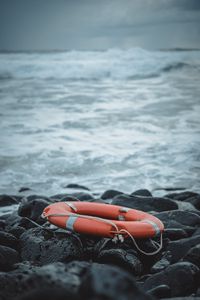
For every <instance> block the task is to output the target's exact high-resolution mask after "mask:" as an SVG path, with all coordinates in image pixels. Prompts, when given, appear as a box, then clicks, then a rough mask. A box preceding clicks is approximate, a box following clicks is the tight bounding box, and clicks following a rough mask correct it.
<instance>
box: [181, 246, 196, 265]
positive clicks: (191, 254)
mask: <svg viewBox="0 0 200 300" xmlns="http://www.w3.org/2000/svg"><path fill="white" fill-rule="evenodd" d="M183 260H184V261H189V262H191V263H193V264H194V265H196V266H198V267H199V268H200V243H199V244H198V245H196V246H194V247H192V248H191V249H189V251H188V252H187V253H186V255H185V256H184V257H183Z"/></svg>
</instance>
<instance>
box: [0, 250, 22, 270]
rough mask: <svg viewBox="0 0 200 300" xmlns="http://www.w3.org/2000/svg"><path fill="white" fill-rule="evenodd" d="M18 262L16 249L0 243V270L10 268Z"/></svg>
mask: <svg viewBox="0 0 200 300" xmlns="http://www.w3.org/2000/svg"><path fill="white" fill-rule="evenodd" d="M17 262H19V254H18V252H17V251H16V250H14V249H12V248H10V247H6V246H2V245H0V271H8V270H10V269H11V268H12V267H13V265H14V264H16V263H17Z"/></svg>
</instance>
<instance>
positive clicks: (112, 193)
mask: <svg viewBox="0 0 200 300" xmlns="http://www.w3.org/2000/svg"><path fill="white" fill-rule="evenodd" d="M122 194H123V193H122V192H120V191H117V190H107V191H105V192H104V193H103V194H102V195H101V199H103V200H107V199H113V198H114V197H115V196H117V195H122Z"/></svg>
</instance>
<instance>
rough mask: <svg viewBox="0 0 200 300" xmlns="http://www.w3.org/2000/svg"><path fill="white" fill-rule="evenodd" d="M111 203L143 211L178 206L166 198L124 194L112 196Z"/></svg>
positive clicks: (169, 208) (162, 209) (173, 208)
mask: <svg viewBox="0 0 200 300" xmlns="http://www.w3.org/2000/svg"><path fill="white" fill-rule="evenodd" d="M112 204H115V205H121V206H126V207H130V208H133V209H138V210H142V211H145V212H148V211H157V212H161V211H168V210H175V209H177V208H178V205H177V204H176V203H175V202H174V201H173V200H170V199H168V198H159V197H141V196H134V195H133V196H128V195H125V194H123V195H119V196H116V197H114V199H113V200H112Z"/></svg>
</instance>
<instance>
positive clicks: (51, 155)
mask: <svg viewBox="0 0 200 300" xmlns="http://www.w3.org/2000/svg"><path fill="white" fill-rule="evenodd" d="M199 66H200V52H198V51H194V52H184V51H183V52H178V51H174V52H173V51H169V52H162V51H155V52H153V51H151V52H150V51H146V50H142V49H130V50H126V51H125V50H119V49H111V50H108V51H104V52H86V51H84V52H80V51H79V52H78V51H71V52H63V53H43V54H42V53H32V54H30V53H29V54H26V53H21V54H14V53H12V54H0V78H1V80H0V97H1V103H0V106H1V110H0V120H1V147H0V181H1V186H0V192H5V193H16V191H17V190H18V188H19V187H20V186H29V187H31V188H33V189H34V193H35V192H38V193H44V194H49V195H50V194H53V193H58V192H62V191H65V190H64V189H62V187H63V186H64V185H66V184H67V183H70V182H78V183H81V184H86V185H88V186H89V187H91V188H92V189H93V190H96V191H103V190H104V189H106V188H115V189H121V190H123V191H127V192H131V191H133V190H135V189H137V188H140V187H146V188H150V189H153V188H155V187H157V186H164V187H166V186H167V187H168V186H172V187H185V188H188V189H193V190H196V191H200V188H199V174H200V163H199V162H200V159H199V158H200V153H199V149H200V121H199V114H200V103H199V95H200V84H199V77H200V68H199Z"/></svg>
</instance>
